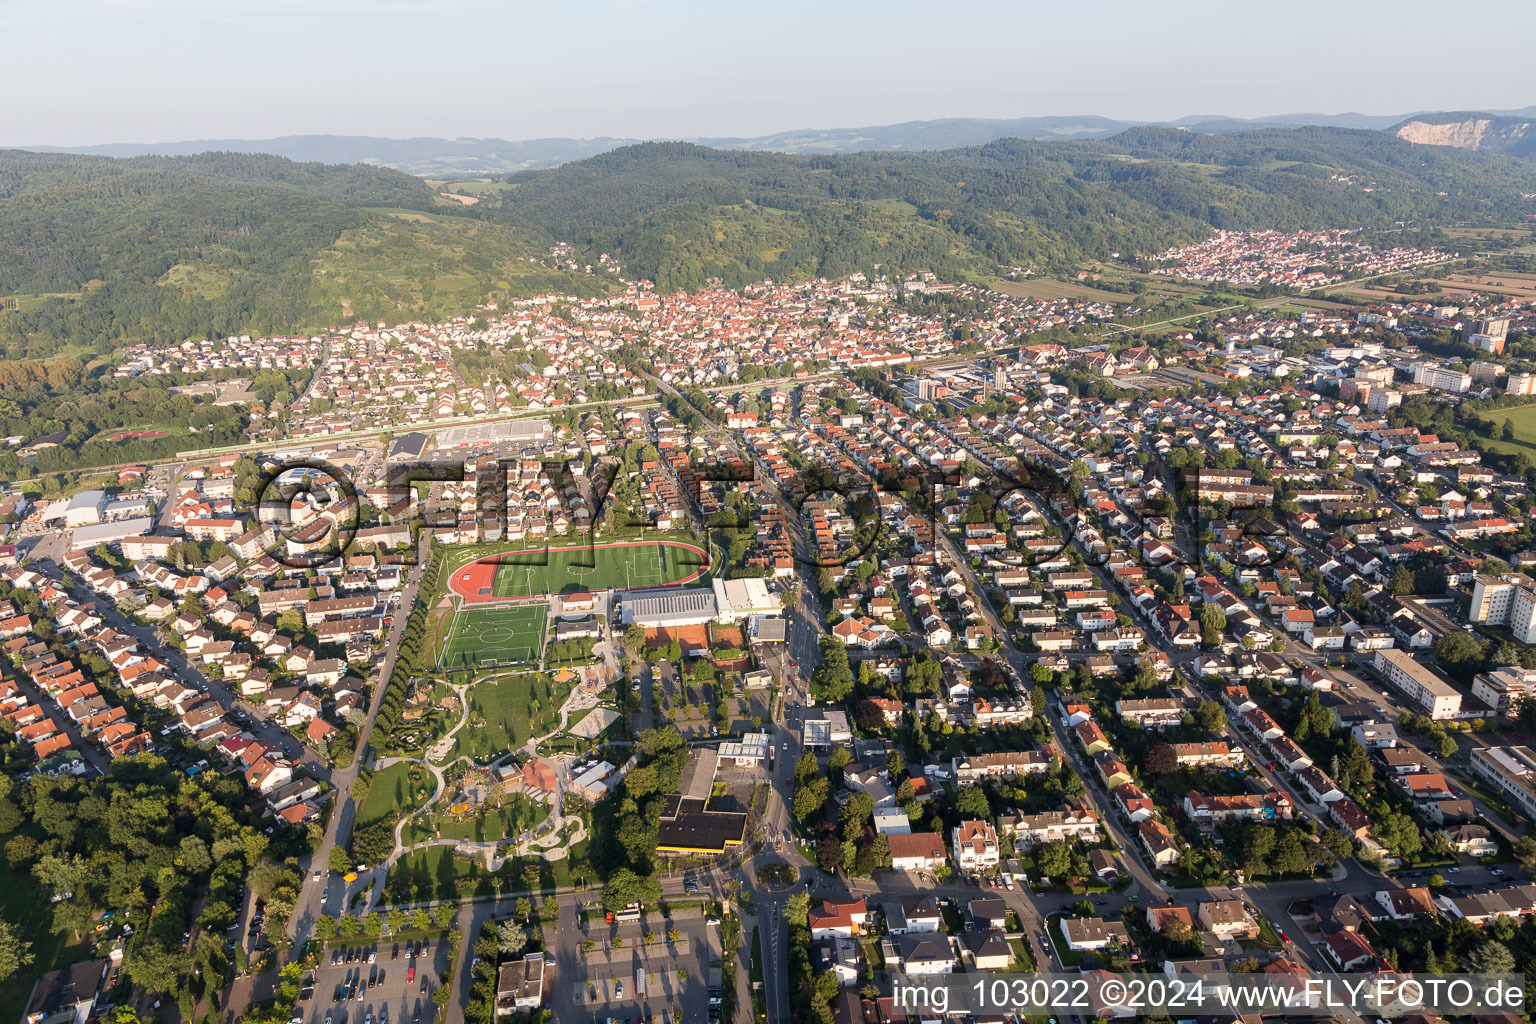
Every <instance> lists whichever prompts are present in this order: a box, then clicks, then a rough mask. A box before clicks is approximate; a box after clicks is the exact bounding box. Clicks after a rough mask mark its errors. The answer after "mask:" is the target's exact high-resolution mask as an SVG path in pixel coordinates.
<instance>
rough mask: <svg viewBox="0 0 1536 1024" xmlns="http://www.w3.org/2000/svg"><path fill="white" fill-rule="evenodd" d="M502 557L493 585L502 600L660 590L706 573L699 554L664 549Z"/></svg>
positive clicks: (647, 546) (573, 550) (636, 547)
mask: <svg viewBox="0 0 1536 1024" xmlns="http://www.w3.org/2000/svg"><path fill="white" fill-rule="evenodd" d="M502 557H503V561H502V563H501V564H500V565H498V566H497V567H496V579H495V582H494V583H492V585H491V587H492V595H493V596H494V597H497V598H507V597H533V596H536V595H540V594H562V593H570V592H571V591H577V590H609V589H613V590H636V589H640V588H644V587H659V586H663V585H665V584H668V583H673V582H676V581H678V580H680V579H683V578H685V577H687V576H688V575H690V574H691V573H695V572H697V571H699V570H700V569H702V568H703V564H702V563H703V559H702V558H700V557H699V555H698V553H697V552H695V551H692V550H690V549H688V548H685V547H680V546H678V545H676V544H662V543H655V544H641V545H635V544H630V545H625V546H623V547H580V548H569V549H550V550H548V551H531V552H527V553H526V554H525V553H522V552H518V553H515V554H510V555H504V556H502Z"/></svg>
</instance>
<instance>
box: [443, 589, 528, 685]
mask: <svg viewBox="0 0 1536 1024" xmlns="http://www.w3.org/2000/svg"><path fill="white" fill-rule="evenodd" d="M548 615H549V608H548V606H546V605H544V604H542V603H539V604H533V603H528V604H514V605H499V606H496V607H487V608H463V609H460V611H459V612H458V613H457V614H456V615H455V616H454V617H453V625H452V626H451V627H449V631H448V640H447V642H446V643H444V644H443V649H442V655H441V657H440V659H439V665H440V667H442V668H443V669H446V670H449V671H453V670H457V669H472V668H482V667H483V668H490V667H492V666H495V665H507V664H512V663H516V662H535V661H538V660H539V654H540V652H541V650H542V648H543V644H544V633H545V629H546V621H547V619H548Z"/></svg>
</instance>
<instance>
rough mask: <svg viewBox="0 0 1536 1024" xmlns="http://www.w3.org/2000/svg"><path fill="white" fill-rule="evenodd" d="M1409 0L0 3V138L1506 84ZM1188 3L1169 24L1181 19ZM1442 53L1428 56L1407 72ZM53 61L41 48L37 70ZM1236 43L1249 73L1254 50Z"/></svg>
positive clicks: (1156, 115) (1515, 20) (1239, 98)
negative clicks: (1443, 71)
mask: <svg viewBox="0 0 1536 1024" xmlns="http://www.w3.org/2000/svg"><path fill="white" fill-rule="evenodd" d="M1420 14H1430V15H1433V16H1434V17H1436V18H1440V17H1443V16H1444V15H1445V9H1444V7H1443V5H1431V4H1428V3H1421V2H1410V3H1399V4H1390V5H1389V4H1386V3H1381V2H1375V0H1373V2H1368V3H1362V4H1356V5H1338V4H1324V3H1320V2H1317V0H1312V2H1303V3H1301V4H1299V5H1292V7H1290V8H1288V9H1287V11H1286V14H1285V17H1284V18H1283V19H1275V18H1273V17H1272V16H1271V14H1270V13H1269V12H1267V11H1264V10H1261V9H1258V8H1253V9H1247V8H1243V9H1235V8H1232V7H1230V6H1228V5H1223V4H1215V3H1206V2H1200V3H1194V4H1187V5H1184V8H1183V10H1181V11H1180V12H1171V11H1168V10H1166V9H1149V8H1147V7H1146V6H1145V5H1134V4H1130V3H1124V2H1113V3H1109V4H1104V5H1099V6H1098V7H1096V8H1095V9H1094V10H1093V11H1092V12H1085V13H1084V14H1083V15H1078V14H1077V13H1076V12H1075V11H1069V10H1061V9H1038V10H1037V9H1026V8H1024V7H1002V8H997V7H996V6H995V5H988V4H983V3H978V2H975V0H969V2H961V3H959V4H957V5H953V6H952V7H950V8H947V9H946V10H945V11H944V12H943V13H942V15H936V12H935V10H934V9H933V8H932V7H931V6H929V5H920V4H915V3H912V2H910V0H897V2H895V3H888V4H883V5H873V4H867V3H853V4H844V5H837V6H834V7H831V8H823V7H821V6H819V5H813V4H808V3H805V2H803V0H792V2H790V3H788V4H783V5H780V6H778V7H776V8H775V9H774V10H773V11H772V12H771V13H767V14H765V13H761V12H757V11H750V10H746V9H731V8H727V9H712V8H705V7H701V6H696V5H692V4H684V3H676V2H674V3H669V4H657V5H651V6H641V5H638V4H634V3H629V2H622V0H595V2H593V3H589V4H587V5H584V6H583V7H582V9H581V10H580V11H579V12H578V11H575V10H570V9H553V8H552V7H550V6H547V5H537V6H535V5H503V4H498V3H495V2H493V0H314V2H304V0H225V2H224V3H223V4H222V6H221V7H219V8H218V9H215V10H209V9H208V8H207V6H206V4H204V3H202V2H200V0H56V2H55V3H53V4H50V5H47V7H46V8H45V7H43V6H41V5H40V6H38V7H29V8H25V9H20V10H14V11H12V12H11V20H10V23H9V24H8V31H7V32H6V34H5V36H4V37H3V41H0V52H3V53H4V54H5V58H6V60H5V68H6V70H5V71H4V72H3V77H0V81H4V82H5V84H6V85H7V86H8V88H7V93H8V95H9V96H10V97H11V98H12V102H11V104H10V108H9V109H8V110H7V116H6V118H5V123H4V128H3V138H0V145H6V146H93V145H104V144H112V143H140V144H143V143H158V142H180V141H193V140H200V139H235V138H238V139H267V138H275V137H281V136H289V135H317V134H318V135H363V136H375V137H380V138H390V139H403V138H413V137H432V138H449V139H452V138H501V139H508V140H525V139H538V138H582V139H587V138H599V137H619V138H696V137H756V136H761V135H768V134H773V133H777V132H784V131H794V130H798V129H819V128H847V127H859V126H866V125H868V126H873V125H886V124H897V123H902V122H907V121H921V120H935V119H942V118H1017V117H1039V116H1067V117H1071V116H1086V115H1098V116H1104V117H1110V118H1115V119H1122V120H1137V121H1168V120H1174V119H1177V118H1181V117H1189V116H1194V115H1203V114H1213V115H1226V116H1233V117H1245V118H1247V117H1265V116H1273V115H1280V114H1295V113H1312V112H1317V113H1329V114H1335V113H1343V112H1360V113H1367V114H1374V115H1395V114H1400V113H1408V112H1411V111H1418V110H1486V109H1489V108H1494V109H1501V108H1503V109H1509V108H1521V107H1524V106H1526V105H1528V104H1530V103H1533V102H1536V96H1533V95H1532V92H1531V88H1530V83H1529V79H1528V77H1527V75H1526V73H1525V70H1524V68H1523V66H1521V65H1520V63H1519V62H1518V61H1512V60H1501V59H1488V60H1483V61H1474V60H1469V59H1467V51H1466V50H1465V48H1462V47H1457V48H1454V49H1450V50H1448V49H1447V48H1446V47H1445V46H1444V42H1443V37H1441V36H1438V35H1436V34H1434V33H1430V32H1417V33H1407V34H1405V33H1402V32H1401V31H1400V30H1399V29H1395V28H1394V27H1395V26H1401V25H1402V24H1404V23H1415V22H1422V21H1423V20H1424V19H1421V18H1419V17H1418V16H1419V15H1420ZM1456 21H1457V25H1456V35H1457V37H1458V38H1462V39H1475V38H1485V39H1487V38H1493V39H1497V38H1503V39H1517V38H1523V37H1528V36H1529V35H1530V34H1531V32H1532V30H1536V7H1518V8H1516V7H1511V6H1510V5H1507V4H1500V3H1493V2H1487V0H1484V2H1473V3H1469V4H1465V5H1463V6H1462V7H1461V8H1459V9H1458V10H1457V11H1456ZM1190 26H1194V27H1190ZM1448 56H1454V57H1455V58H1456V61H1455V66H1456V74H1455V75H1453V76H1445V75H1429V74H1414V73H1411V69H1412V68H1414V67H1421V68H1422V67H1433V66H1439V65H1442V64H1443V63H1444V61H1445V60H1446V59H1447V57H1448ZM61 68H67V72H61ZM1256 69H1257V73H1256Z"/></svg>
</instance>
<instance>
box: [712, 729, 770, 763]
mask: <svg viewBox="0 0 1536 1024" xmlns="http://www.w3.org/2000/svg"><path fill="white" fill-rule="evenodd" d="M770 749H772V746H771V743H770V738H769V736H768V734H767V733H765V732H749V733H747V734H745V735H744V736H742V737H741V739H740V740H727V741H726V742H724V743H722V744H720V760H722V761H735V762H736V763H737V764H738V765H741V766H743V767H746V766H749V765H758V764H761V763H762V762H764V761H766V760H768V752H769V750H770Z"/></svg>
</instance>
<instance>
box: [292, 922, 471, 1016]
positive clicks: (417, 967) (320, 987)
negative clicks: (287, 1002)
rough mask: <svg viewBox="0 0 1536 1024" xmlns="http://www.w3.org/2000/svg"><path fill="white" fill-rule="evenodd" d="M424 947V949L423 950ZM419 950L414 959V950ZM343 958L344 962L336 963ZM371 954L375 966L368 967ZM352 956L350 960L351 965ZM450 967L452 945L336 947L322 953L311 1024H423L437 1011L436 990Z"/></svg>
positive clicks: (308, 1007)
mask: <svg viewBox="0 0 1536 1024" xmlns="http://www.w3.org/2000/svg"><path fill="white" fill-rule="evenodd" d="M423 947H424V948H423ZM413 949H414V950H415V951H416V952H417V955H416V956H412V955H411V952H412V950H413ZM336 954H339V960H340V962H339V963H335V964H333V963H332V962H331V960H332V958H333V956H334V955H336ZM370 955H371V956H372V957H373V963H369V962H368V959H369V957H370ZM349 958H350V960H351V962H350V963H349V962H347V961H348V959H349ZM447 966H448V943H446V942H445V941H443V940H441V939H438V940H435V941H424V940H419V939H418V940H415V941H414V942H380V943H378V944H377V945H358V946H349V945H342V944H336V945H332V946H330V947H329V948H327V949H325V950H324V951H323V952H322V953H321V954H320V966H319V967H317V968H316V969H315V971H314V986H313V987H314V991H313V994H312V995H311V996H310V998H309V1000H308V1001H307V1002H301V1003H300V1006H302V1007H303V1008H304V1020H305V1022H306V1024H327V1022H329V1024H413V1022H415V1024H420V1022H421V1021H423V1020H426V1021H431V1020H433V1018H434V1015H435V1013H436V1010H437V1007H436V1006H435V1005H433V1003H432V990H433V989H434V988H436V987H437V985H438V984H439V982H440V981H441V978H442V972H443V971H444V970H445V969H446V968H447Z"/></svg>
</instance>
